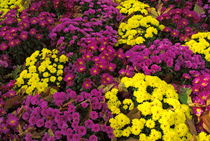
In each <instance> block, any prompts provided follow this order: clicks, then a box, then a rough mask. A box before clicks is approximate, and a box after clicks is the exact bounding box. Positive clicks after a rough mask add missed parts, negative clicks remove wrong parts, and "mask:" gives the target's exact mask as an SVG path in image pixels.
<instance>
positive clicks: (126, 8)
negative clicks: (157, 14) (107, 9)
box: [117, 0, 149, 15]
mask: <svg viewBox="0 0 210 141" xmlns="http://www.w3.org/2000/svg"><path fill="white" fill-rule="evenodd" d="M148 7H149V5H147V4H144V3H142V2H140V1H138V0H126V1H124V2H121V3H120V5H119V6H118V7H117V8H118V9H119V10H120V13H122V14H125V15H131V14H133V13H138V14H143V15H148V11H147V9H146V8H148Z"/></svg>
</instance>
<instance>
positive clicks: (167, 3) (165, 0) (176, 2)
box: [142, 0, 203, 11]
mask: <svg viewBox="0 0 210 141" xmlns="http://www.w3.org/2000/svg"><path fill="white" fill-rule="evenodd" d="M142 1H143V2H144V3H148V4H149V5H150V6H152V7H157V8H158V6H159V5H160V4H162V5H163V8H162V9H161V10H162V11H164V10H166V9H167V8H168V7H173V8H178V7H179V8H180V7H181V8H182V7H185V8H188V9H192V8H193V7H194V5H195V4H197V5H199V6H203V0H159V1H158V0H149V1H148V0H142Z"/></svg>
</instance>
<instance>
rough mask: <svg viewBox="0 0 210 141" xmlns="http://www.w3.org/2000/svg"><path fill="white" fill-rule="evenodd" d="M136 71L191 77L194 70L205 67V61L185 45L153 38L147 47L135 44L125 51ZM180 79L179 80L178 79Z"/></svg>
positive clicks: (197, 70)
mask: <svg viewBox="0 0 210 141" xmlns="http://www.w3.org/2000/svg"><path fill="white" fill-rule="evenodd" d="M125 55H126V57H127V58H128V61H129V62H130V63H132V66H133V67H135V68H136V69H137V70H138V71H143V72H144V73H145V74H148V75H151V74H153V75H157V76H159V77H161V78H162V76H166V74H167V75H174V76H173V79H175V78H176V80H177V79H180V78H181V77H182V78H184V79H191V77H194V74H195V72H197V73H199V71H200V70H204V69H205V61H204V60H203V59H202V57H201V56H200V55H196V54H193V52H192V51H191V50H189V48H188V47H187V46H182V45H181V44H180V43H176V44H173V43H172V42H171V41H169V40H168V39H163V40H155V41H154V42H152V43H151V44H150V45H149V47H147V46H145V45H141V46H139V45H136V46H134V47H132V48H131V49H129V50H128V51H127V52H126V53H125ZM179 81H180V80H179Z"/></svg>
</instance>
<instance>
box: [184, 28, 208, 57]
mask: <svg viewBox="0 0 210 141" xmlns="http://www.w3.org/2000/svg"><path fill="white" fill-rule="evenodd" d="M209 40H210V32H199V33H197V34H193V35H192V37H191V40H190V41H188V42H186V45H188V46H189V48H190V50H192V51H193V52H194V53H199V54H203V55H204V56H205V59H206V60H207V61H210V42H209Z"/></svg>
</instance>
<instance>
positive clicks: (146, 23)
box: [118, 15, 164, 45]
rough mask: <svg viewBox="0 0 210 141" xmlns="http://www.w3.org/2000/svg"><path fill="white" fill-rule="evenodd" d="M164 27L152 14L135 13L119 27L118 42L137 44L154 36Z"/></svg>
mask: <svg viewBox="0 0 210 141" xmlns="http://www.w3.org/2000/svg"><path fill="white" fill-rule="evenodd" d="M163 28H164V26H163V25H160V23H159V21H158V20H156V19H155V18H153V17H152V16H146V17H144V16H142V15H134V16H132V17H131V18H129V19H128V21H127V22H122V23H121V24H120V26H119V29H118V34H119V35H120V37H121V38H120V39H119V40H118V44H127V45H137V44H142V43H144V42H145V41H146V40H147V39H151V38H153V37H154V36H155V35H157V34H158V32H159V31H160V30H162V29H163Z"/></svg>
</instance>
